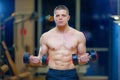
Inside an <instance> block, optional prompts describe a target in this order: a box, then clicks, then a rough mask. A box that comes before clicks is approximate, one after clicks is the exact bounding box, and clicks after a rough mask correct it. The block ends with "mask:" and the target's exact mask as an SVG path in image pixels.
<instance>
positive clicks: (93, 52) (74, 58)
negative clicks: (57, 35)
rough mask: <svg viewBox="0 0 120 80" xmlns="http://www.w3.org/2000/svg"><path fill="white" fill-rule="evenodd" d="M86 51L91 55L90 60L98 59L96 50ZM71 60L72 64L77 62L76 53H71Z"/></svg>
mask: <svg viewBox="0 0 120 80" xmlns="http://www.w3.org/2000/svg"><path fill="white" fill-rule="evenodd" d="M88 53H89V55H90V56H91V58H90V61H92V62H94V61H96V60H97V59H98V54H97V53H96V51H94V50H93V51H90V52H88ZM72 60H73V64H74V65H78V64H79V62H78V56H77V54H72Z"/></svg>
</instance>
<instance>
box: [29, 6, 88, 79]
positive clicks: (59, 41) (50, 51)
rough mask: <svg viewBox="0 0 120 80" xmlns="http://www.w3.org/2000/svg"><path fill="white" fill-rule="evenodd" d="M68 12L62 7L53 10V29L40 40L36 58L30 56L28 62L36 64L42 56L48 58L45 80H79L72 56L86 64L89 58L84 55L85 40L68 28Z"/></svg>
mask: <svg viewBox="0 0 120 80" xmlns="http://www.w3.org/2000/svg"><path fill="white" fill-rule="evenodd" d="M69 19H70V15H69V10H68V8H67V7H66V6H64V5H59V6H57V7H56V8H55V9H54V20H55V23H56V26H55V28H53V29H51V30H49V31H48V32H46V33H44V34H43V35H42V36H41V38H40V52H39V55H38V57H35V56H30V62H32V63H38V62H40V60H41V59H42V56H43V55H44V54H47V55H48V56H49V62H48V67H49V70H48V73H47V75H46V80H79V78H78V75H77V72H76V69H75V65H74V64H73V62H72V54H77V55H78V57H79V59H78V61H79V63H80V64H81V63H87V62H88V61H89V58H90V56H89V55H88V53H86V39H85V36H84V35H83V33H82V32H79V31H77V30H75V29H73V28H72V27H70V26H69V24H68V21H69Z"/></svg>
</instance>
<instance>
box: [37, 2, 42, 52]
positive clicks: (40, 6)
mask: <svg viewBox="0 0 120 80" xmlns="http://www.w3.org/2000/svg"><path fill="white" fill-rule="evenodd" d="M38 14H39V16H40V17H39V18H38V24H37V25H38V29H37V30H38V31H37V32H38V33H37V34H38V36H37V50H39V47H40V44H39V43H40V42H39V40H40V36H41V35H42V22H41V19H42V0H38Z"/></svg>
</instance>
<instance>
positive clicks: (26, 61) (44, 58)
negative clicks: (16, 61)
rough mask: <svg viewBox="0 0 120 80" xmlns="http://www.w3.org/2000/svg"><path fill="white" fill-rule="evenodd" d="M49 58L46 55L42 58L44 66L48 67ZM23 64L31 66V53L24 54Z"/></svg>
mask: <svg viewBox="0 0 120 80" xmlns="http://www.w3.org/2000/svg"><path fill="white" fill-rule="evenodd" d="M48 60H49V59H48V56H47V55H46V54H45V55H43V57H42V60H41V61H42V65H48ZM23 62H24V63H27V64H29V63H30V54H29V53H27V52H26V53H24V55H23Z"/></svg>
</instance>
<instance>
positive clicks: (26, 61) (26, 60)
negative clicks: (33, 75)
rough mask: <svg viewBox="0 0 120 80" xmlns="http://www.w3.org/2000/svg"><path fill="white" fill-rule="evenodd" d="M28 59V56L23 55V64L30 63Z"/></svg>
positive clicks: (27, 54) (26, 54)
mask: <svg viewBox="0 0 120 80" xmlns="http://www.w3.org/2000/svg"><path fill="white" fill-rule="evenodd" d="M29 58H30V54H29V53H27V52H25V53H24V55H23V62H24V63H30V60H29Z"/></svg>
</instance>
